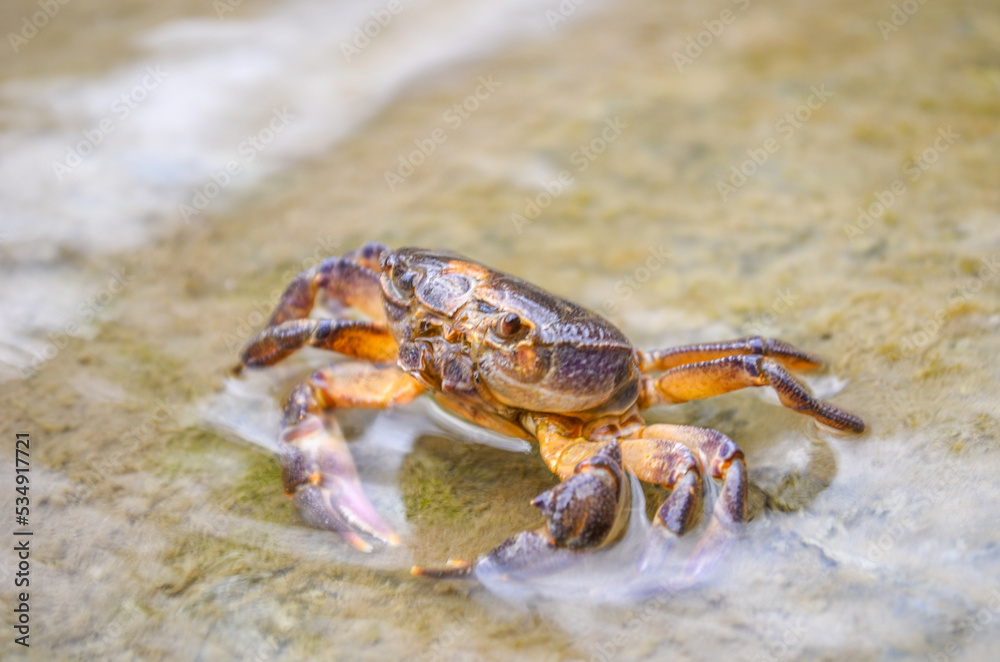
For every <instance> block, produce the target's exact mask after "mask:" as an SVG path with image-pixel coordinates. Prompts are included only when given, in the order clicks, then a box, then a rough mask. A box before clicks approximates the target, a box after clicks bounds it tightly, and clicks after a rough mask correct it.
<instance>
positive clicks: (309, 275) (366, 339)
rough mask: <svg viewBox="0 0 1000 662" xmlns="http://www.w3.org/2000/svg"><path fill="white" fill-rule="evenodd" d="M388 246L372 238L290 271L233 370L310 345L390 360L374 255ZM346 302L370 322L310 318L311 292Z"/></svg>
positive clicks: (390, 347) (313, 299)
mask: <svg viewBox="0 0 1000 662" xmlns="http://www.w3.org/2000/svg"><path fill="white" fill-rule="evenodd" d="M386 250H388V249H387V248H386V247H385V246H384V245H382V244H379V243H376V242H372V243H368V244H365V245H364V246H362V247H361V248H359V249H357V250H354V251H351V252H349V253H346V254H344V255H343V256H341V257H330V258H327V259H325V260H323V261H322V262H320V263H319V264H318V265H316V266H315V267H312V268H310V269H306V270H305V271H303V272H301V273H300V274H299V275H298V276H296V277H295V278H294V279H293V280H292V282H291V283H290V284H289V285H288V287H287V288H285V291H284V293H282V295H281V298H280V299H279V300H278V304H277V305H276V306H275V308H274V312H273V313H271V318H270V319H269V320H268V322H267V326H266V327H265V328H264V329H263V330H262V331H261V332H260V333H258V334H257V335H256V336H254V337H253V338H251V339H250V342H248V343H247V345H246V347H245V348H244V349H243V352H242V353H241V355H240V358H241V363H240V365H239V366H238V367H237V372H238V371H239V370H240V369H242V368H243V367H244V366H245V367H250V368H258V367H263V366H266V365H271V364H272V363H277V362H278V361H280V360H281V359H283V358H285V357H287V356H288V355H289V354H291V353H293V352H294V351H295V350H297V349H299V348H301V347H304V346H306V345H311V346H313V347H320V348H322V349H328V350H331V351H335V352H341V353H343V354H347V355H348V356H351V357H354V358H362V359H367V360H371V361H380V362H388V361H393V360H395V354H394V352H395V347H396V345H395V343H394V342H393V341H392V338H391V336H390V334H389V331H388V329H387V328H386V327H385V310H384V308H383V307H382V297H381V287H380V286H379V275H378V260H379V257H380V256H381V254H382V253H383V252H384V251H386ZM319 292H323V294H324V296H325V297H326V299H327V300H329V301H336V302H338V303H340V304H341V305H344V306H350V307H353V308H356V309H358V310H360V311H361V312H362V313H364V314H365V315H367V316H368V317H369V318H370V319H371V320H372V321H371V322H357V321H346V320H310V319H306V318H308V317H309V313H310V312H312V309H313V306H314V305H315V303H316V295H317V294H318V293H319ZM390 354H391V356H390Z"/></svg>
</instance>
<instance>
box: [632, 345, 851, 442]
mask: <svg viewBox="0 0 1000 662" xmlns="http://www.w3.org/2000/svg"><path fill="white" fill-rule="evenodd" d="M750 386H770V387H771V388H773V389H774V390H775V392H776V393H777V394H778V399H779V400H781V403H782V404H783V405H785V406H786V407H789V408H791V409H794V410H796V411H799V412H802V413H803V414H808V415H809V416H812V417H813V418H815V419H816V420H818V421H820V422H821V423H824V424H826V425H829V426H830V427H833V428H836V429H838V430H845V431H847V432H853V433H858V434H860V433H861V432H864V430H865V422H864V421H862V420H861V419H860V418H858V417H857V416H855V415H854V414H851V413H849V412H846V411H844V410H843V409H840V408H839V407H836V406H834V405H832V404H830V403H829V402H825V401H823V400H818V399H816V398H814V397H813V396H812V395H811V394H810V393H809V391H808V390H807V389H806V387H805V386H804V385H803V384H802V383H801V382H799V381H798V380H797V379H795V377H793V376H792V375H791V373H789V372H788V371H787V370H785V369H784V368H783V367H782V366H781V365H779V364H778V363H777V362H775V361H774V360H772V359H769V358H765V357H762V356H727V357H724V358H721V359H715V360H713V361H702V362H700V363H689V364H687V365H682V366H678V367H676V368H672V369H670V370H668V371H666V372H665V373H663V374H662V375H661V376H660V377H659V378H658V379H655V380H654V379H653V378H652V377H648V376H644V377H643V380H642V387H641V393H640V396H639V406H640V407H642V408H645V407H650V406H653V405H658V404H663V403H676V402H688V401H689V400H700V399H702V398H710V397H712V396H715V395H722V394H723V393H729V392H731V391H736V390H738V389H741V388H747V387H750Z"/></svg>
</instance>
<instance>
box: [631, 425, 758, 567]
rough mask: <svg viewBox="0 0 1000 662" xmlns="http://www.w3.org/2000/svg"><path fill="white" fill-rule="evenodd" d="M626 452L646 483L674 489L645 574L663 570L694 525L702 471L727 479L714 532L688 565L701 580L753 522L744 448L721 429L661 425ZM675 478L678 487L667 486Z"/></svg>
mask: <svg viewBox="0 0 1000 662" xmlns="http://www.w3.org/2000/svg"><path fill="white" fill-rule="evenodd" d="M677 446H680V447H681V448H684V449H685V450H686V451H688V453H687V455H686V456H685V455H684V454H683V453H678V452H677V450H676V447H677ZM622 451H623V457H624V459H625V465H626V466H627V467H629V468H630V469H632V470H633V471H635V472H636V475H638V476H639V478H640V479H642V480H645V481H647V482H653V483H658V484H660V485H664V487H673V492H671V494H670V496H669V497H667V500H666V501H664V502H663V505H662V506H660V509H659V511H658V512H657V516H656V520H655V523H656V524H657V525H658V526H654V528H653V531H652V532H651V535H650V540H649V542H648V544H647V546H646V550H645V552H644V554H643V557H642V559H641V560H640V563H639V565H640V569H641V570H644V569H647V568H652V567H655V566H659V565H661V564H662V562H663V561H664V560H665V559H666V555H667V552H668V551H669V550H670V548H671V547H672V546H673V543H674V541H675V540H676V538H677V536H680V535H682V534H683V533H685V532H686V531H687V530H688V529H690V528H691V527H692V526H693V525H694V521H695V519H696V517H697V515H698V514H699V512H700V506H701V495H702V483H701V477H700V474H699V473H698V469H699V467H700V468H703V470H704V471H705V472H707V473H708V475H709V476H711V477H713V478H718V479H721V480H722V490H721V492H720V494H719V497H718V499H717V500H716V502H715V506H714V507H713V509H712V520H711V522H710V523H709V525H708V530H707V531H706V532H705V535H704V536H703V537H702V538H701V540H700V541H699V542H698V544H697V546H696V547H695V550H694V552H693V553H692V555H691V558H690V560H689V562H688V571H689V573H690V574H693V575H697V574H698V573H700V572H703V571H704V569H705V568H706V567H708V566H710V565H712V564H714V563H715V562H716V561H717V560H718V558H719V557H720V556H721V555H722V553H723V552H724V551H725V549H726V548H727V547H728V546H729V544H730V543H731V542H732V540H733V539H735V537H736V535H737V534H738V533H739V532H740V531H741V530H742V528H743V524H744V523H745V522H746V521H747V519H748V506H747V476H746V466H745V464H744V461H743V451H742V450H741V449H740V447H739V446H738V445H736V443H735V442H734V441H733V440H732V439H730V438H729V437H727V436H726V435H724V434H722V433H721V432H717V431H715V430H709V429H705V428H697V427H691V426H687V425H666V424H658V425H650V426H647V427H646V428H645V429H644V430H643V431H642V435H641V438H640V439H627V440H625V441H623V442H622ZM692 454H693V456H692ZM682 472H683V473H682ZM664 478H665V480H664ZM671 478H673V479H674V485H673V486H671V485H666V484H665V483H666V482H669V481H670V479H671ZM694 478H697V479H698V480H697V482H696V481H695V480H694Z"/></svg>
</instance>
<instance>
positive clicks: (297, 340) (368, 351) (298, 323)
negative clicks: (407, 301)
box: [240, 319, 399, 368]
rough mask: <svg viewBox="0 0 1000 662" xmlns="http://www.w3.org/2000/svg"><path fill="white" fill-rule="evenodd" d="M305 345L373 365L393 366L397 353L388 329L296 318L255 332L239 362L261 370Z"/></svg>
mask: <svg viewBox="0 0 1000 662" xmlns="http://www.w3.org/2000/svg"><path fill="white" fill-rule="evenodd" d="M306 346H309V347H318V348H319V349H326V350H330V351H331V352H338V353H340V354H344V355H346V356H350V357H351V358H355V359H364V360H366V361H372V362H374V363H395V361H396V356H397V354H398V351H399V348H398V346H397V345H396V341H395V340H393V338H392V334H391V333H389V329H388V328H387V327H386V326H385V325H382V324H376V323H375V322H366V321H360V320H333V319H297V320H289V321H287V322H282V323H281V324H278V325H277V326H271V327H268V328H266V329H264V330H263V331H261V332H260V333H258V334H257V335H256V336H254V337H253V339H252V340H251V341H250V342H249V343H247V346H246V347H245V348H244V349H243V352H242V353H241V354H240V361H242V365H245V366H246V367H248V368H262V367H264V366H268V365H271V364H273V363H277V362H278V361H280V360H282V359H283V358H285V357H287V356H288V355H290V354H292V353H293V352H295V351H296V350H298V349H300V348H302V347H306Z"/></svg>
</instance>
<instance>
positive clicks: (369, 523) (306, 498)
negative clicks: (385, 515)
mask: <svg viewBox="0 0 1000 662" xmlns="http://www.w3.org/2000/svg"><path fill="white" fill-rule="evenodd" d="M333 432H334V434H331V432H329V431H327V429H326V425H325V424H324V422H323V420H322V419H320V418H319V417H318V416H315V415H311V414H310V415H306V416H304V417H303V418H302V419H301V420H300V421H299V422H297V423H296V424H295V425H293V426H291V427H289V428H287V429H285V430H284V431H283V432H282V433H281V437H280V439H279V442H278V447H279V449H280V455H281V477H282V480H283V482H284V485H285V494H287V495H288V496H289V497H290V498H291V499H292V501H294V502H295V505H297V506H298V507H299V509H300V510H301V511H302V514H303V515H304V516H305V517H306V519H308V520H310V521H311V522H313V523H314V524H316V525H318V526H321V527H324V528H326V529H329V530H331V531H334V532H336V533H338V534H339V535H340V536H341V537H342V538H343V539H344V540H345V541H347V542H348V543H350V544H351V545H352V546H353V547H355V548H356V549H358V550H361V551H363V552H369V551H371V549H372V546H371V544H370V543H368V541H366V540H365V539H364V538H362V537H361V536H360V535H359V534H360V533H365V534H368V535H369V536H372V537H373V538H377V539H379V540H382V541H383V542H386V543H388V544H390V545H397V544H399V536H398V535H396V533H395V532H394V531H393V530H392V529H391V528H390V527H389V525H388V524H386V522H385V520H383V519H382V517H381V516H380V515H379V514H378V512H377V511H376V510H375V508H374V507H373V506H372V504H371V503H370V502H369V501H368V497H366V496H365V493H364V491H363V490H362V488H361V481H360V480H358V472H357V469H356V468H355V466H354V461H353V460H352V459H351V454H350V451H348V449H347V445H346V444H345V443H344V441H343V439H342V438H341V435H340V434H339V432H340V431H339V429H338V428H337V426H336V423H334V424H333Z"/></svg>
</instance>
